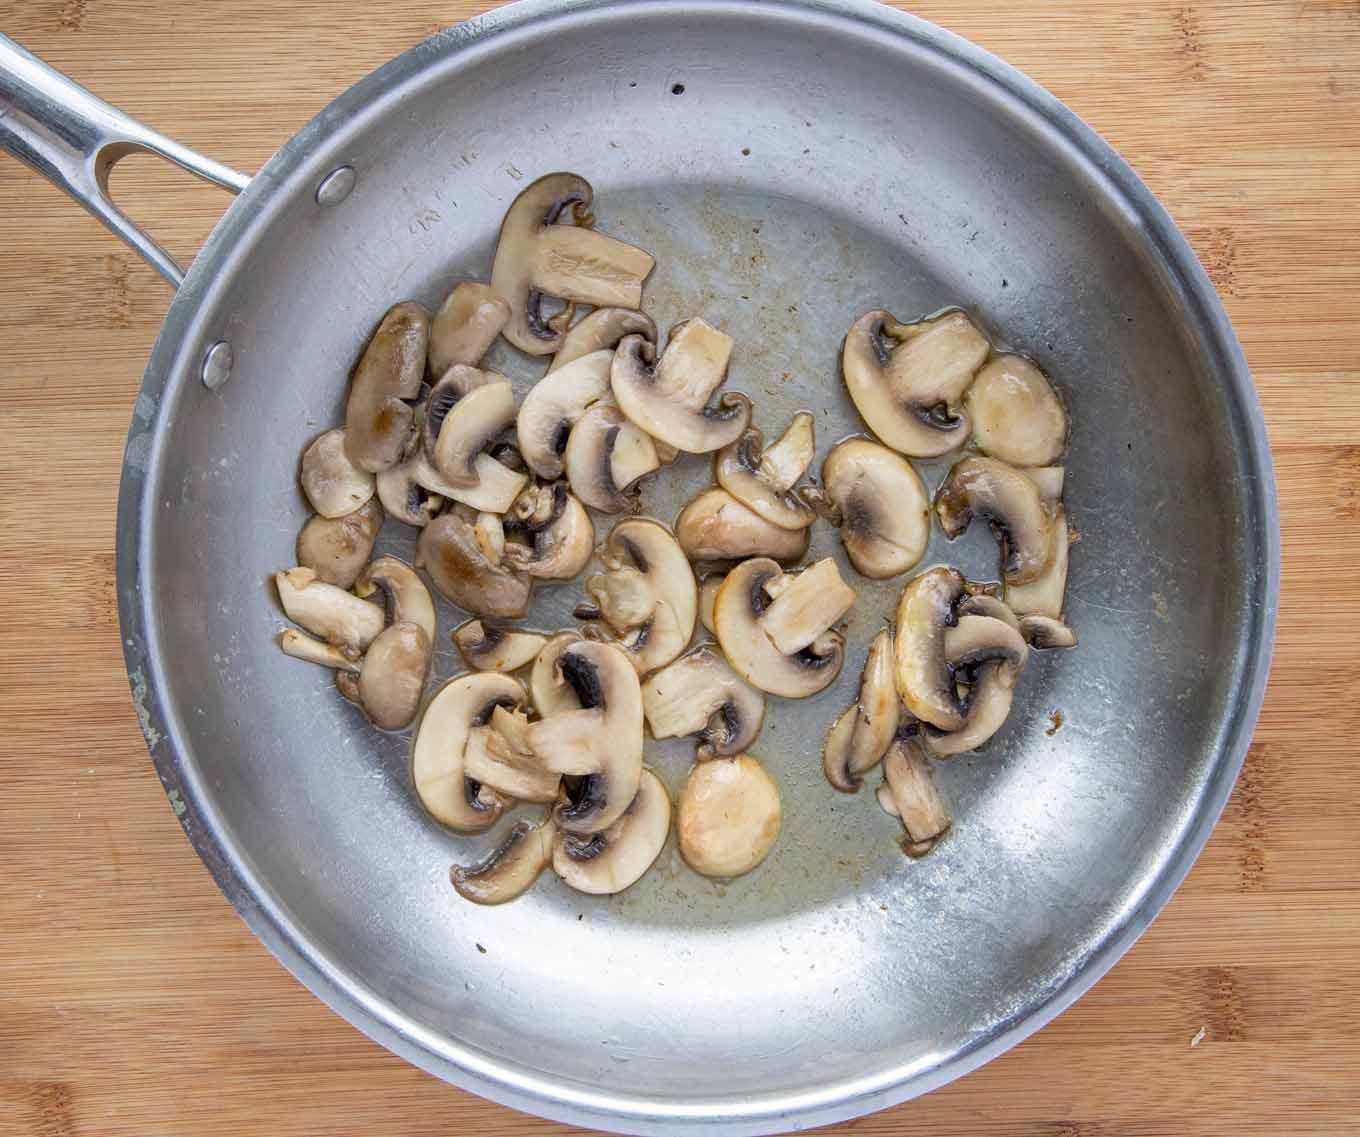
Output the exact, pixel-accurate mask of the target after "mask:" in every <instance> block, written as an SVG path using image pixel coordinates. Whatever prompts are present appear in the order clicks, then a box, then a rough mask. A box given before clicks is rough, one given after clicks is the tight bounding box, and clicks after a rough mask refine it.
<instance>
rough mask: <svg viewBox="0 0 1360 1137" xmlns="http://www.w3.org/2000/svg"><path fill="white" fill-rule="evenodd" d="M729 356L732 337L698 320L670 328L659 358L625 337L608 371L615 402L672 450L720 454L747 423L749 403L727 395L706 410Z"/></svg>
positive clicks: (633, 338)
mask: <svg viewBox="0 0 1360 1137" xmlns="http://www.w3.org/2000/svg"><path fill="white" fill-rule="evenodd" d="M731 352H732V338H731V337H730V336H728V335H725V334H724V333H722V332H720V331H718V330H717V329H716V328H714V327H712V326H711V325H709V324H707V323H705V322H704V321H703V320H700V319H697V318H696V319H693V320H686V321H685V322H684V323H682V324H677V325H676V326H675V327H673V328H672V329H671V335H670V339H669V340H668V341H667V344H666V350H665V351H663V352H662V353H661V356H660V358H659V359H658V358H657V355H656V345H655V344H652V343H650V342H648V341H647V340H645V339H643V338H642V336H636V335H635V336H625V337H624V339H623V341H622V342H621V343H620V344H619V346H618V349H617V350H616V351H615V352H614V361H613V365H612V367H611V369H610V375H609V382H610V387H611V389H612V390H613V392H614V399H615V401H616V402H617V403H618V404H619V406H620V408H622V410H623V413H624V414H626V415H627V416H628V417H629V419H631V420H632V421H633V422H635V423H637V425H638V426H639V427H641V428H642V429H643V430H645V431H646V432H647V433H648V434H649V435H651V436H652V437H653V438H656V439H659V440H660V441H662V442H665V443H667V444H668V445H670V446H673V447H675V448H676V449H677V450H683V451H685V452H687V453H690V454H707V453H709V452H711V451H713V450H721V449H722V448H723V447H724V446H726V445H728V444H729V443H732V442H735V441H736V440H737V439H738V438H740V437H741V434H742V432H743V431H744V430H745V429H746V428H747V426H749V425H750V422H751V400H750V399H748V398H747V397H746V396H745V395H739V394H735V393H728V394H725V395H723V396H722V397H721V398H720V399H719V400H718V404H717V406H714V407H710V406H708V399H709V396H710V395H712V393H713V392H714V391H715V390H716V389H717V388H718V387H719V385H720V384H721V383H722V382H723V379H724V378H725V377H726V374H727V361H728V358H729V357H730V355H731ZM653 360H655V361H656V362H655V366H653Z"/></svg>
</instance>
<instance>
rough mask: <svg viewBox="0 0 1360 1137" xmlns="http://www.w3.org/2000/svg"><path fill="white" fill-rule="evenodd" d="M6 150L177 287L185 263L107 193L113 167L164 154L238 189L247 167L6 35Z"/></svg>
mask: <svg viewBox="0 0 1360 1137" xmlns="http://www.w3.org/2000/svg"><path fill="white" fill-rule="evenodd" d="M0 149H2V150H8V151H9V152H10V153H11V154H13V155H14V156H15V157H16V158H18V159H19V160H20V161H21V162H24V163H26V164H27V165H29V166H32V167H33V169H35V170H37V171H38V173H40V174H42V176H43V177H45V178H46V179H47V180H48V181H50V182H52V183H53V185H56V186H59V187H60V188H61V189H64V190H65V191H66V192H67V193H69V194H70V195H71V196H72V197H73V198H75V199H76V201H78V202H80V204H81V205H83V206H84V207H85V208H86V209H88V210H89V211H90V212H91V213H93V214H94V215H95V216H96V217H97V218H99V220H100V221H102V222H103V223H104V224H105V225H107V226H108V227H109V228H110V229H112V230H113V231H114V232H115V233H116V234H118V236H120V237H122V238H123V240H124V241H126V242H127V243H128V244H129V245H131V246H132V247H133V248H134V249H136V250H137V252H139V253H141V255H142V257H143V258H145V260H146V261H147V262H148V263H149V264H150V265H151V266H152V268H154V269H156V271H157V272H159V273H160V274H161V275H162V276H163V277H165V279H166V280H168V281H169V282H170V283H171V284H172V285H173V286H174V287H176V288H178V287H179V285H180V282H181V281H183V279H184V269H182V268H181V267H180V265H179V262H178V261H176V260H175V258H174V257H172V256H171V255H170V254H169V253H167V252H166V251H165V250H164V249H163V248H161V246H160V245H158V244H157V243H156V242H155V241H154V240H152V239H151V237H150V236H149V235H148V234H146V233H145V232H143V231H142V230H141V229H140V228H138V226H137V225H136V224H134V223H133V222H132V221H130V220H129V219H128V218H127V216H126V215H125V214H124V213H123V212H122V211H121V210H120V209H119V208H118V207H117V206H116V205H114V203H113V199H112V198H110V197H109V172H110V171H111V170H112V169H113V167H114V166H115V165H117V164H118V162H120V161H121V160H122V159H123V158H126V157H127V156H128V155H129V154H137V153H143V154H159V155H160V156H161V157H162V158H168V159H169V160H170V161H171V162H174V163H175V164H176V165H179V166H183V167H184V169H186V170H188V171H189V172H190V173H191V174H197V175H198V176H199V177H200V178H202V179H203V180H204V181H208V182H212V183H213V184H214V185H219V186H221V187H222V188H223V189H227V190H230V191H231V192H232V193H240V192H241V191H242V190H243V189H245V188H246V186H247V185H248V184H249V182H250V179H249V178H247V177H246V176H245V175H244V174H238V173H237V172H236V171H235V170H233V169H230V168H229V167H227V166H223V165H222V164H221V163H219V162H214V161H213V160H212V159H211V158H205V157H203V156H202V155H201V154H196V153H194V151H192V150H190V149H189V148H188V147H186V146H181V145H180V144H179V143H178V142H175V141H173V140H171V139H169V138H166V137H165V135H163V134H159V133H157V132H156V131H154V130H152V129H151V128H150V127H147V126H143V125H142V124H141V123H140V122H138V121H137V120H136V119H134V118H129V117H128V116H127V115H125V114H123V113H122V112H121V111H120V110H118V109H117V108H116V107H112V106H110V105H109V104H108V103H106V102H105V101H104V100H103V99H101V98H98V97H96V96H95V95H92V94H90V92H89V91H87V90H86V89H85V88H84V87H82V86H80V85H79V84H78V83H73V82H72V81H71V80H70V79H68V78H66V76H65V75H62V74H61V73H60V72H58V71H54V70H53V69H52V68H50V67H48V66H47V64H45V63H43V62H42V61H41V60H39V59H37V58H35V57H34V56H32V55H30V54H29V53H28V52H27V51H25V50H24V49H23V48H22V47H20V46H19V45H18V44H17V43H15V42H14V41H13V40H12V39H10V38H9V37H8V36H6V35H3V34H0Z"/></svg>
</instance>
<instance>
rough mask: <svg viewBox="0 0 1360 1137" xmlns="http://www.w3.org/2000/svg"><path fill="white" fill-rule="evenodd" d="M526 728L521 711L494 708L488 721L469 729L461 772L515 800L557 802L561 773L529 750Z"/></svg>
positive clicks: (527, 723) (526, 720)
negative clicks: (546, 764) (551, 768)
mask: <svg viewBox="0 0 1360 1137" xmlns="http://www.w3.org/2000/svg"><path fill="white" fill-rule="evenodd" d="M528 731H529V719H528V716H527V715H525V714H524V712H523V711H511V710H507V709H506V708H505V707H497V708H496V709H495V710H494V711H492V712H491V718H490V720H489V721H488V722H486V723H484V724H481V725H478V726H474V727H473V728H472V730H471V731H469V732H468V741H467V749H466V750H464V752H463V772H464V774H466V775H467V776H468V777H469V778H471V779H472V780H473V781H474V782H478V783H480V784H481V785H483V786H489V787H490V788H491V789H493V790H495V791H496V793H498V794H502V795H504V796H505V797H508V798H513V799H514V800H515V801H536V802H544V803H547V802H553V801H556V800H557V795H558V792H559V791H560V789H561V785H562V776H561V775H560V774H556V773H554V772H553V771H551V770H549V769H548V768H547V767H546V766H544V764H543V760H542V759H541V758H540V757H539V756H538V755H537V754H535V753H534V752H533V751H532V750H531V749H529V744H528V741H527V738H528Z"/></svg>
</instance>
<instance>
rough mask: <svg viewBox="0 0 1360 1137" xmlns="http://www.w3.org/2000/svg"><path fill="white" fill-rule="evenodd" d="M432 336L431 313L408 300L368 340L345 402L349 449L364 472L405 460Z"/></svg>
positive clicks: (386, 317) (389, 310) (389, 315)
mask: <svg viewBox="0 0 1360 1137" xmlns="http://www.w3.org/2000/svg"><path fill="white" fill-rule="evenodd" d="M429 339H430V317H429V315H428V314H427V313H426V311H425V309H424V308H422V307H421V306H420V305H419V304H417V303H415V302H414V301H410V300H407V301H404V302H403V303H401V304H397V305H396V306H395V307H392V308H389V309H388V310H387V314H386V315H384V316H383V318H382V322H381V323H380V324H379V325H378V330H377V331H376V332H374V333H373V338H372V339H370V340H369V341H368V346H367V347H366V348H365V349H364V354H363V355H362V356H361V357H360V359H359V363H358V365H357V366H356V367H355V368H354V374H353V376H352V377H351V378H350V384H349V399H348V400H347V402H346V403H345V449H346V450H347V451H348V453H349V457H350V458H351V459H352V460H353V462H354V464H355V466H357V467H358V468H359V469H360V470H366V471H368V472H369V473H372V474H376V473H378V472H379V471H381V470H386V469H388V468H389V467H392V466H395V465H396V464H397V463H398V462H399V461H401V457H402V451H403V449H404V447H405V445H406V437H407V435H409V434H410V433H411V423H412V420H413V417H414V415H415V409H414V408H413V407H412V406H411V403H410V400H414V399H415V398H416V397H417V396H418V395H419V394H420V384H421V381H422V380H423V379H424V378H425V353H426V346H427V344H428V343H429Z"/></svg>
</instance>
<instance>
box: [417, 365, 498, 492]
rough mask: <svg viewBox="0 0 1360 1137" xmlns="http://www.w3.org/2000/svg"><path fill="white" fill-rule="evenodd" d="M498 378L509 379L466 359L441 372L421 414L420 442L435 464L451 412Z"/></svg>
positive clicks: (426, 397) (427, 455) (428, 457)
mask: <svg viewBox="0 0 1360 1137" xmlns="http://www.w3.org/2000/svg"><path fill="white" fill-rule="evenodd" d="M495 381H500V382H506V379H505V376H504V375H501V374H499V373H498V372H495V371H483V370H481V369H480V368H478V367H469V366H468V365H467V364H464V363H455V364H454V365H453V366H452V367H450V368H449V369H448V370H447V371H445V372H444V373H443V374H442V375H440V376H439V379H438V381H437V382H436V383H435V384H434V386H432V387H431V388H430V392H429V394H428V395H426V396H425V402H424V404H423V405H422V407H421V414H420V416H419V426H420V443H421V447H422V448H423V449H424V451H425V457H426V459H428V460H429V462H430V463H431V465H433V464H434V462H435V450H436V448H437V447H438V445H439V432H440V431H441V430H443V428H444V420H445V419H446V418H448V417H449V412H450V411H451V410H453V408H454V407H456V406H457V405H458V404H459V403H460V402H461V401H462V399H463V396H464V395H467V394H469V393H471V392H472V391H475V390H477V388H478V387H485V386H486V385H487V384H488V383H491V382H495ZM446 480H447V479H446Z"/></svg>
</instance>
